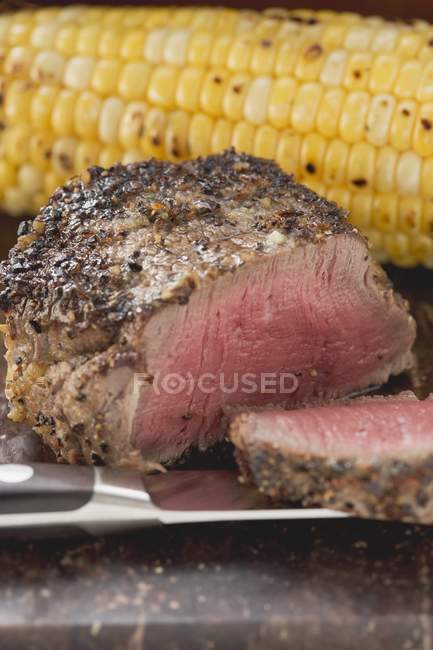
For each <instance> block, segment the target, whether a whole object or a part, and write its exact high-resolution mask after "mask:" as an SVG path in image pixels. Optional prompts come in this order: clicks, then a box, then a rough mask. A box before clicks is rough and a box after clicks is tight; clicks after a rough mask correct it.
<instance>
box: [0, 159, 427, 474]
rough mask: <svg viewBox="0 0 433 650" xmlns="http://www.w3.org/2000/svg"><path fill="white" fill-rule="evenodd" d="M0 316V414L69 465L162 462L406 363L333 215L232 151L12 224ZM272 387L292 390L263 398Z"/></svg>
mask: <svg viewBox="0 0 433 650" xmlns="http://www.w3.org/2000/svg"><path fill="white" fill-rule="evenodd" d="M0 302H1V306H2V308H3V309H4V310H5V312H6V314H7V326H6V335H5V340H6V344H7V348H8V352H7V360H8V366H9V373H8V385H7V395H8V397H9V400H10V402H11V417H12V418H13V419H14V420H18V421H20V420H21V421H22V420H25V421H27V422H30V423H31V424H32V425H33V426H34V427H35V429H36V431H38V432H39V433H40V434H41V435H42V436H43V438H44V440H45V441H46V442H47V443H48V444H49V445H50V446H51V447H52V448H53V449H54V450H55V451H56V452H57V454H58V455H59V456H60V457H62V458H64V459H66V460H67V461H69V462H82V461H85V462H93V463H109V464H126V463H135V464H138V463H140V462H142V461H143V460H144V461H148V462H168V461H172V460H173V459H175V458H176V457H179V456H180V455H181V454H183V453H184V452H185V451H186V450H187V449H189V448H190V447H193V446H197V447H199V448H201V449H204V448H206V447H207V446H209V445H210V444H212V443H214V442H215V441H216V440H218V439H219V438H221V436H223V435H224V429H223V428H222V427H221V426H220V422H221V418H222V416H223V414H224V413H227V412H228V411H231V410H233V409H236V408H244V407H245V406H250V405H252V404H254V405H255V406H259V407H260V406H267V405H269V404H281V405H284V406H290V405H292V404H294V403H296V402H300V401H314V400H316V399H323V398H333V397H338V396H342V395H347V394H350V393H352V392H353V391H358V390H364V389H367V388H368V387H369V386H371V385H377V384H382V383H383V382H385V381H386V380H387V379H388V378H389V376H390V375H391V374H397V373H400V372H402V371H403V370H405V369H406V368H408V367H409V366H410V365H411V363H412V354H411V347H412V344H413V341H414V337H415V325H414V321H413V319H412V318H411V317H410V315H409V313H408V310H407V305H406V303H405V302H404V301H403V300H402V299H401V298H400V297H399V296H397V295H396V294H394V293H393V290H392V287H391V285H390V283H389V282H388V280H387V278H386V276H385V274H384V272H383V271H382V270H381V269H380V267H379V266H378V265H377V264H376V263H375V262H374V261H372V259H371V258H370V256H369V254H368V249H367V243H366V241H365V239H364V238H363V237H362V236H361V235H360V234H359V233H358V232H357V231H356V229H354V228H353V227H352V226H351V225H350V224H349V223H348V222H347V221H346V215H345V214H344V212H343V211H342V210H340V209H339V208H338V207H337V206H336V205H335V204H332V203H329V202H327V201H325V200H323V199H321V198H319V197H318V196H317V195H315V194H314V193H312V192H311V191H309V190H308V189H306V188H305V187H303V186H302V185H299V184H297V183H295V182H294V181H293V179H292V178H291V177H288V176H287V175H285V174H284V173H283V172H282V171H281V170H280V169H279V167H278V166H277V165H275V164H274V163H272V162H269V161H265V160H261V159H257V158H253V157H250V156H247V155H241V154H236V153H235V152H234V151H232V150H231V151H227V152H225V153H224V154H221V155H215V156H210V157H208V158H204V159H198V160H195V161H190V162H186V163H182V164H179V165H176V164H172V163H168V162H158V161H155V160H150V161H147V162H143V163H139V164H131V165H127V166H122V165H116V166H114V167H112V168H111V169H109V170H103V169H101V168H91V169H90V170H89V171H88V173H87V174H86V175H85V177H82V178H75V179H73V180H71V181H70V182H69V183H68V184H67V185H66V186H65V187H63V188H61V189H58V190H57V191H56V192H55V193H54V194H53V196H52V198H51V199H50V201H49V202H48V204H47V205H46V206H45V207H44V208H43V209H42V210H41V212H40V214H39V215H38V216H37V218H36V219H35V221H34V222H33V223H29V224H27V225H24V226H23V227H21V231H20V237H19V239H18V242H17V245H16V246H15V247H14V249H13V250H12V251H11V252H10V255H9V258H8V260H7V261H6V262H5V263H3V264H2V265H1V266H0ZM269 373H271V375H274V376H275V377H277V376H278V377H280V376H283V375H285V374H287V373H289V374H290V376H291V377H292V378H295V379H296V385H295V384H294V382H293V387H292V390H291V391H288V390H286V389H284V390H279V389H275V390H273V391H272V390H269V389H268V387H266V389H264V390H262V383H261V380H262V377H263V375H264V374H269ZM209 378H210V380H211V381H210V383H211V385H209ZM246 378H248V380H249V382H247V381H244V380H245V379H246ZM251 378H253V380H252V383H251ZM205 379H206V382H205V381H204V380H205ZM242 382H243V383H242ZM277 383H278V382H277ZM204 384H206V385H204ZM259 384H260V385H259Z"/></svg>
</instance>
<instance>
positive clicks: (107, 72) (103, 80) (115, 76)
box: [91, 59, 122, 96]
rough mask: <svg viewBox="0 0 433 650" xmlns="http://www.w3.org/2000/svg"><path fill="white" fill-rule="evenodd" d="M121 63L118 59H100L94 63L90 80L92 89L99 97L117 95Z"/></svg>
mask: <svg viewBox="0 0 433 650" xmlns="http://www.w3.org/2000/svg"><path fill="white" fill-rule="evenodd" d="M121 69H122V62H121V61H119V60H118V59H101V60H100V61H97V62H96V65H95V68H94V70H93V76H92V80H91V87H92V89H93V90H94V91H95V92H96V93H98V94H99V95H104V96H108V95H115V94H117V85H118V81H119V76H120V72H121Z"/></svg>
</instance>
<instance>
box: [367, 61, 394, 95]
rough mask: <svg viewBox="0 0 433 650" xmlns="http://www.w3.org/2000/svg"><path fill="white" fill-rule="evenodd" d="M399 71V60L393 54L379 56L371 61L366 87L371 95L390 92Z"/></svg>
mask: <svg viewBox="0 0 433 650" xmlns="http://www.w3.org/2000/svg"><path fill="white" fill-rule="evenodd" d="M399 70H400V59H399V58H398V56H396V55H394V54H380V55H379V56H377V57H376V59H375V60H374V61H373V65H372V67H371V72H370V79H369V83H368V86H369V88H370V90H371V92H373V93H386V92H390V91H391V89H392V88H393V86H394V83H395V81H396V79H397V75H398V73H399Z"/></svg>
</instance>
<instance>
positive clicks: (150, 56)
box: [144, 27, 169, 65]
mask: <svg viewBox="0 0 433 650" xmlns="http://www.w3.org/2000/svg"><path fill="white" fill-rule="evenodd" d="M168 34H169V31H168V29H165V28H163V27H157V28H156V29H152V30H151V31H150V32H149V33H148V35H147V38H146V43H145V46H144V58H145V59H146V60H147V61H149V62H150V63H153V64H155V65H156V64H159V63H162V62H163V60H164V46H165V41H166V39H167V37H168Z"/></svg>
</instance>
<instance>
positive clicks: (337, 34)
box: [322, 22, 348, 49]
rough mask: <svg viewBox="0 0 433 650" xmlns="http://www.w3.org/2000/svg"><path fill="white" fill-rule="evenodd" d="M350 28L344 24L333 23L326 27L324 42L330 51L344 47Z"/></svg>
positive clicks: (323, 35) (323, 34) (323, 36)
mask: <svg viewBox="0 0 433 650" xmlns="http://www.w3.org/2000/svg"><path fill="white" fill-rule="evenodd" d="M347 31H348V27H347V26H346V25H343V24H342V23H340V24H337V23H336V22H331V23H329V24H328V25H325V27H324V29H323V33H322V42H323V44H324V45H325V47H327V48H329V49H336V48H340V47H342V45H343V44H344V41H345V39H346V35H347Z"/></svg>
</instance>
